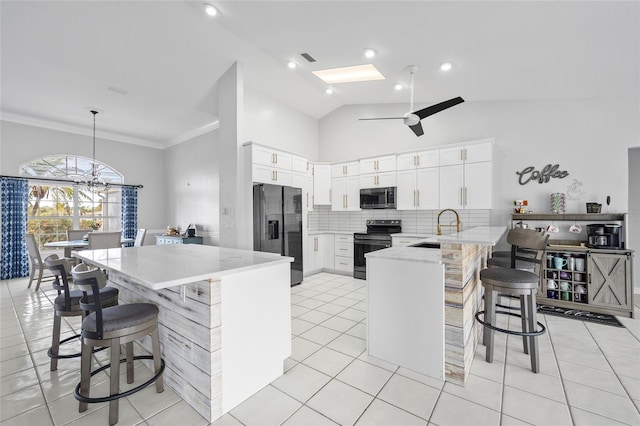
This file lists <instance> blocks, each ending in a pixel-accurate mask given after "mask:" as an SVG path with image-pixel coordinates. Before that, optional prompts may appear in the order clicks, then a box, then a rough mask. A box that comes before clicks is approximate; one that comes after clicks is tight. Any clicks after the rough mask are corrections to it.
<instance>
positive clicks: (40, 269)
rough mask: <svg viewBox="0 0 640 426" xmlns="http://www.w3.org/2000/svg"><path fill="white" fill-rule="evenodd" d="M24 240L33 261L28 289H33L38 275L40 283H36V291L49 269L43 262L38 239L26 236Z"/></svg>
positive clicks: (33, 236) (30, 235) (31, 235)
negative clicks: (32, 285)
mask: <svg viewBox="0 0 640 426" xmlns="http://www.w3.org/2000/svg"><path fill="white" fill-rule="evenodd" d="M24 240H25V242H26V243H27V251H28V252H29V259H31V274H30V275H29V285H28V286H27V288H31V284H32V283H33V280H34V278H35V276H36V273H37V274H38V281H37V282H36V291H38V289H39V288H40V283H41V282H42V275H43V274H44V271H45V269H47V267H46V265H45V264H44V262H43V261H42V257H41V256H40V249H39V248H38V243H37V242H36V237H35V235H33V234H26V235H25V236H24Z"/></svg>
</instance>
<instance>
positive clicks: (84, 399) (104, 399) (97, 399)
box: [73, 348, 164, 404]
mask: <svg viewBox="0 0 640 426" xmlns="http://www.w3.org/2000/svg"><path fill="white" fill-rule="evenodd" d="M101 349H106V348H101ZM133 359H134V360H139V359H150V360H153V355H137V356H134V357H133ZM123 362H127V359H126V358H123V359H121V360H120V364H122V363H123ZM109 367H111V364H107V365H104V366H102V367H100V368H98V369H96V370H93V371H92V372H91V377H93V376H95V375H96V374H98V373H99V372H101V371H104V370H106V369H107V368H109ZM163 372H164V359H162V358H160V370H158V372H157V373H156V374H155V375H154V376H153V377H152V378H150V379H149V380H147V381H146V382H144V383H142V384H141V385H139V386H136V387H135V388H132V389H129V390H128V391H125V392H120V393H117V394H115V395H109V396H101V397H95V398H92V397H88V396H84V395H81V394H80V385H81V383H78V384H77V385H76V388H75V390H74V392H73V396H75V398H76V399H77V400H78V401H80V402H86V403H88V404H93V403H96V402H109V401H115V400H116V399H120V398H124V397H125V396H129V395H132V394H134V393H136V392H138V391H141V390H142V389H144V388H146V387H147V386H149V385H151V384H153V383H155V382H156V381H157V380H158V378H159V377H160V376H161V375H162V373H163Z"/></svg>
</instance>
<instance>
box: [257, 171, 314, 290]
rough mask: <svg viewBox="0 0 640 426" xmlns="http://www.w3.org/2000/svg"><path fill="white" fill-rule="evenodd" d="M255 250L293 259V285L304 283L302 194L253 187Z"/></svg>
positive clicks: (274, 187)
mask: <svg viewBox="0 0 640 426" xmlns="http://www.w3.org/2000/svg"><path fill="white" fill-rule="evenodd" d="M253 249H254V250H256V251H265V252H270V253H279V254H281V255H282V256H289V257H293V259H294V260H293V263H291V285H292V286H294V285H297V284H300V283H301V282H302V274H303V271H302V190H301V189H300V188H292V187H290V186H280V185H269V184H255V185H253Z"/></svg>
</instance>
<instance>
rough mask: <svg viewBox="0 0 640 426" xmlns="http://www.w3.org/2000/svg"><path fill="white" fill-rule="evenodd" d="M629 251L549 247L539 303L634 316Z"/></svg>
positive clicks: (630, 253) (544, 264) (544, 265)
mask: <svg viewBox="0 0 640 426" xmlns="http://www.w3.org/2000/svg"><path fill="white" fill-rule="evenodd" d="M631 255H632V252H630V251H618V252H606V251H603V252H600V251H597V250H553V251H552V250H549V251H548V252H547V253H546V258H545V259H544V263H543V274H542V277H543V278H542V282H541V286H540V291H539V292H538V298H539V300H538V302H539V303H541V304H549V305H554V306H561V307H564V308H569V309H582V310H586V311H593V312H598V313H606V314H611V315H622V316H627V317H632V316H633V288H632V287H633V281H632V277H631V262H632V259H631Z"/></svg>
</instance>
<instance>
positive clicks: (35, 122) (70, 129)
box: [0, 112, 165, 149]
mask: <svg viewBox="0 0 640 426" xmlns="http://www.w3.org/2000/svg"><path fill="white" fill-rule="evenodd" d="M0 120H3V121H9V122H12V123H17V124H25V125H27V126H34V127H42V128H44V129H50V130H57V131H61V132H67V133H74V134H77V135H83V136H92V135H93V133H92V132H93V130H92V129H87V128H84V127H81V126H77V125H74V124H68V123H60V122H56V121H51V120H45V119H41V118H34V117H27V116H24V115H20V114H15V113H7V112H3V113H2V115H0ZM96 137H99V138H102V139H110V140H113V141H117V142H124V143H130V144H133V145H141V146H145V147H148V148H155V149H164V148H165V145H164V144H162V143H160V142H157V141H151V140H148V139H142V138H136V137H131V136H125V135H122V134H119V133H113V132H105V131H103V130H98V131H96Z"/></svg>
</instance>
